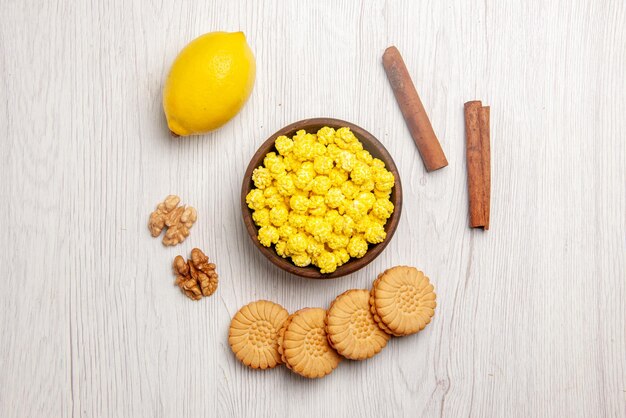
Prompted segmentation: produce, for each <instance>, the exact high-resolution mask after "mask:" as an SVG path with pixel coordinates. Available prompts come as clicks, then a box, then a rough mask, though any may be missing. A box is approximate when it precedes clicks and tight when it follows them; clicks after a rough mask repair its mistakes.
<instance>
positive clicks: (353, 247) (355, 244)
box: [347, 236, 367, 258]
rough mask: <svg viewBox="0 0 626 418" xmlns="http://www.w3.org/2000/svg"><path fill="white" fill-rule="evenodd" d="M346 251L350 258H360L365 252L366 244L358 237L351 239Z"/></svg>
mask: <svg viewBox="0 0 626 418" xmlns="http://www.w3.org/2000/svg"><path fill="white" fill-rule="evenodd" d="M347 250H348V254H350V257H356V258H361V257H363V256H364V255H365V253H366V252H367V242H366V241H365V240H364V239H363V238H361V237H359V236H355V237H352V238H351V239H350V242H349V243H348V247H347Z"/></svg>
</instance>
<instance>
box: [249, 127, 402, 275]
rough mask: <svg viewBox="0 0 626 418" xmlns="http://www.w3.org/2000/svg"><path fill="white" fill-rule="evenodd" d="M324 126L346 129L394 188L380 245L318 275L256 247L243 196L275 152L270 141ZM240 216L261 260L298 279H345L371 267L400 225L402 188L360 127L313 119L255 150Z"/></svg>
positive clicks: (388, 159)
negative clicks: (391, 178) (391, 179)
mask: <svg viewBox="0 0 626 418" xmlns="http://www.w3.org/2000/svg"><path fill="white" fill-rule="evenodd" d="M324 126H329V127H331V128H335V129H338V128H341V127H348V128H350V130H351V131H352V132H353V133H354V135H355V136H356V137H357V138H358V139H359V141H361V143H362V144H363V147H364V148H365V149H366V150H368V151H369V152H370V154H372V156H373V157H376V158H379V159H381V160H382V161H384V162H385V167H386V168H387V170H389V171H390V172H391V173H393V175H394V177H395V185H394V187H393V189H392V191H391V197H390V199H391V202H392V203H393V205H394V211H393V213H392V214H391V217H390V218H389V219H388V220H387V223H386V224H385V231H386V232H387V238H385V240H384V241H383V242H381V243H380V244H370V245H369V248H368V250H367V253H366V254H365V256H363V257H362V258H351V259H350V260H349V261H348V262H347V263H346V264H344V265H342V266H341V267H338V268H337V270H335V271H334V272H332V273H327V274H325V273H320V270H319V268H318V267H315V266H314V265H312V264H311V265H310V266H307V267H298V266H296V265H295V264H293V263H292V262H291V260H290V259H289V258H282V257H281V256H279V255H278V254H276V250H275V249H274V246H273V245H272V246H271V247H264V246H263V245H261V243H259V240H258V238H257V235H258V228H257V226H256V225H255V224H254V221H253V220H252V209H250V208H248V205H247V204H246V196H247V195H248V193H249V192H250V190H252V189H253V188H254V183H253V182H252V172H253V171H254V169H255V168H257V167H259V166H261V165H263V159H264V158H265V155H266V154H267V153H268V152H272V151H275V152H276V148H275V147H274V141H275V140H276V138H278V137H279V136H281V135H285V136H288V137H290V138H291V137H292V136H293V135H295V133H296V132H297V131H299V130H300V129H304V130H306V131H307V132H308V133H315V132H317V131H318V130H319V129H320V128H322V127H324ZM241 213H242V215H243V222H244V224H245V225H246V230H247V231H248V234H249V235H250V238H251V239H252V242H253V243H254V245H255V246H256V247H257V248H258V249H259V251H261V253H263V255H264V256H265V257H267V258H268V259H269V260H270V261H271V262H272V263H274V264H275V265H277V266H278V267H280V268H281V269H283V270H285V271H287V272H289V273H292V274H295V275H297V276H301V277H307V278H309V279H334V278H336V277H341V276H345V275H346V274H350V273H353V272H355V271H357V270H359V269H361V268H363V267H365V266H366V265H367V264H369V263H371V262H372V260H374V259H375V258H376V257H378V255H379V254H380V253H381V252H382V251H383V250H384V249H385V247H386V246H387V244H388V243H389V241H391V238H392V237H393V234H394V232H395V231H396V228H397V227H398V222H399V221H400V214H401V213H402V185H401V184H400V175H399V174H398V168H397V167H396V164H395V163H394V161H393V159H392V158H391V156H390V155H389V153H388V152H387V150H386V149H385V147H384V146H383V144H381V143H380V142H378V140H377V139H376V138H375V137H374V135H372V134H371V133H369V132H367V131H366V130H365V129H363V128H361V127H360V126H357V125H354V124H352V123H350V122H346V121H343V120H339V119H330V118H316V119H305V120H301V121H298V122H295V123H292V124H291V125H287V126H285V127H284V128H282V129H281V130H279V131H278V132H276V133H275V134H274V135H272V136H270V137H269V138H268V139H267V141H265V142H264V143H263V145H261V146H260V147H259V149H258V150H257V152H256V153H255V154H254V156H253V157H252V160H250V164H249V165H248V169H247V170H246V174H245V175H244V177H243V185H242V186H241Z"/></svg>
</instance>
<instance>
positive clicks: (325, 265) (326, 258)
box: [315, 251, 337, 273]
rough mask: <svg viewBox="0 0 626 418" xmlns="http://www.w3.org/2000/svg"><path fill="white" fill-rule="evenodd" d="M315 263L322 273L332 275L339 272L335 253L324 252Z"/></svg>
mask: <svg viewBox="0 0 626 418" xmlns="http://www.w3.org/2000/svg"><path fill="white" fill-rule="evenodd" d="M315 261H316V263H317V266H318V267H319V268H320V271H321V272H322V273H332V272H333V271H335V270H337V259H336V258H335V255H334V254H333V253H330V252H328V251H324V252H323V253H322V254H320V256H319V257H317V259H316V260H315Z"/></svg>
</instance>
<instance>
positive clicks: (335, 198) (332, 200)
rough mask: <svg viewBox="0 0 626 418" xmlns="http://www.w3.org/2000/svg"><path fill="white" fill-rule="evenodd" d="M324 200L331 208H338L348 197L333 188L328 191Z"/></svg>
mask: <svg viewBox="0 0 626 418" xmlns="http://www.w3.org/2000/svg"><path fill="white" fill-rule="evenodd" d="M324 199H325V202H326V204H327V205H328V207H329V208H338V207H339V206H341V204H342V203H343V202H344V200H345V199H346V197H345V196H344V195H343V193H342V192H341V190H340V189H338V188H336V187H333V188H331V189H330V190H328V193H326V196H325V198H324Z"/></svg>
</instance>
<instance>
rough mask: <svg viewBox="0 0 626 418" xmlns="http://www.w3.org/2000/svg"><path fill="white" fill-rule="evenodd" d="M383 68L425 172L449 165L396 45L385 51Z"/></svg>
mask: <svg viewBox="0 0 626 418" xmlns="http://www.w3.org/2000/svg"><path fill="white" fill-rule="evenodd" d="M383 66H384V67H385V72H386V73H387V78H388V79H389V83H390V84H391V88H392V89H393V94H394V95H395V97H396V101H397V102H398V105H399V106H400V110H401V111H402V116H404V120H405V122H406V124H407V127H408V128H409V132H410V133H411V137H413V141H414V142H415V145H416V146H417V149H418V151H419V153H420V155H421V157H422V160H423V161H424V165H425V166H426V170H427V171H434V170H438V169H440V168H443V167H445V166H447V165H448V160H447V159H446V155H445V154H444V153H443V149H441V144H440V143H439V141H438V140H437V136H436V135H435V131H434V130H433V127H432V125H431V124H430V120H429V119H428V115H427V114H426V110H424V105H423V104H422V101H421V100H420V98H419V96H418V94H417V90H416V89H415V85H414V84H413V81H412V80H411V75H410V74H409V71H408V70H407V68H406V65H405V64H404V60H403V59H402V56H401V55H400V52H399V51H398V49H397V48H396V47H395V46H390V47H389V48H387V49H386V50H385V53H384V54H383Z"/></svg>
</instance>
